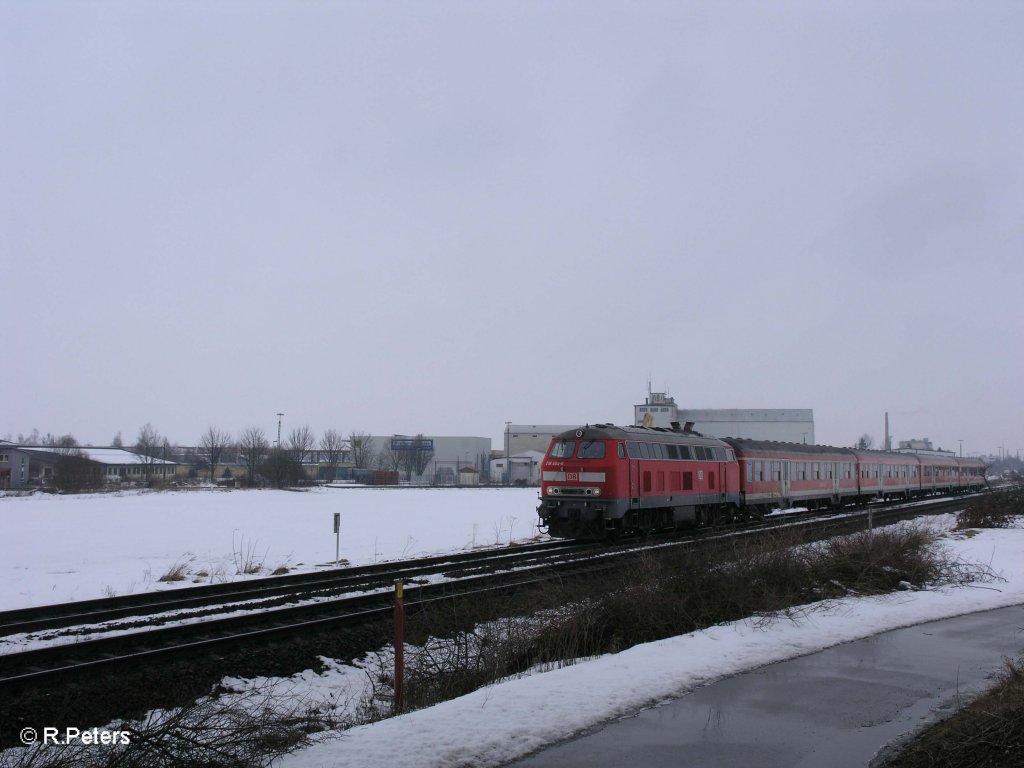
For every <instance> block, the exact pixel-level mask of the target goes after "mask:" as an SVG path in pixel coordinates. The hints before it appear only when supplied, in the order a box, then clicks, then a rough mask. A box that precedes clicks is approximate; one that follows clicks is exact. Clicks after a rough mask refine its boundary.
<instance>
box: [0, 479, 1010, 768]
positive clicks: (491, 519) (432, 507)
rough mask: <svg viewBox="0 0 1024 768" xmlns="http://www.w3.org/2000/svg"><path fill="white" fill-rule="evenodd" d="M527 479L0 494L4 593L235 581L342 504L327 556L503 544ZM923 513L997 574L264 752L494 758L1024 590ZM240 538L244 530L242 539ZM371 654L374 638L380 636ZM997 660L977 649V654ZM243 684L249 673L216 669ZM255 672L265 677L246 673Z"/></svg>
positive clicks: (335, 698)
mask: <svg viewBox="0 0 1024 768" xmlns="http://www.w3.org/2000/svg"><path fill="white" fill-rule="evenodd" d="M535 495H536V492H535V491H534V490H483V489H479V490H412V489H401V490H370V489H344V490H332V489H325V490H320V491H315V492H311V493H305V494H296V493H287V492H273V491H244V492H243V491H235V492H230V493H215V492H208V493H171V494H142V495H138V494H136V495H125V496H119V497H59V498H52V497H49V498H23V499H10V498H6V499H4V498H0V519H2V521H3V526H4V533H5V535H4V536H3V538H2V540H0V553H2V555H3V557H2V559H0V563H2V567H3V568H4V569H6V573H4V576H5V578H4V584H5V587H4V596H3V605H4V607H14V606H15V605H27V604H32V603H42V602H50V601H57V600H67V599H73V598H85V597H93V596H97V595H102V594H104V592H106V591H109V590H113V591H116V592H122V591H139V590H142V589H151V588H158V585H156V584H154V581H155V579H156V578H157V577H158V576H159V575H160V573H162V572H164V571H165V570H166V569H167V568H169V567H170V566H171V565H173V564H175V563H177V562H181V561H182V560H183V559H188V560H189V562H190V563H192V565H191V566H190V567H192V569H193V571H195V570H198V569H199V568H204V569H209V568H211V567H212V568H217V567H218V566H219V567H220V569H221V571H222V572H223V573H224V575H225V577H226V578H235V577H234V575H233V573H234V571H233V568H234V562H235V559H236V557H237V554H236V553H237V552H238V549H239V544H238V542H239V540H240V539H242V538H244V539H245V541H246V542H252V543H254V544H255V546H256V549H257V550H258V551H259V552H260V553H261V554H262V553H263V552H266V557H265V562H266V564H267V566H268V567H270V568H272V567H275V566H276V565H278V564H288V565H299V564H300V563H301V564H302V566H301V567H303V568H311V567H315V564H317V563H324V562H327V561H329V560H332V559H333V558H334V537H333V533H332V520H331V517H332V513H333V512H335V511H340V512H341V513H342V519H343V523H342V556H343V557H345V558H347V559H349V560H351V561H352V562H353V563H362V562H370V561H373V560H375V559H377V560H381V559H388V558H396V557H401V556H409V555H413V554H420V553H428V552H431V553H433V552H443V551H451V550H459V549H464V548H466V547H471V546H478V545H487V544H494V543H495V542H497V543H502V544H504V543H507V542H508V541H509V539H510V538H512V539H513V540H515V539H524V538H527V537H529V536H531V535H533V533H534V530H533V523H534V513H533V508H534V505H535ZM953 522H954V518H953V516H952V515H946V516H942V517H938V518H930V519H929V522H928V524H929V525H933V526H936V527H937V528H938V529H939V530H941V531H943V532H944V533H943V538H942V544H941V545H942V546H944V547H946V548H947V549H948V550H949V552H950V554H951V556H953V557H959V558H961V559H962V560H965V561H968V562H972V563H981V564H985V565H987V566H988V567H989V568H990V569H992V570H993V571H994V572H995V573H997V574H998V575H999V577H1000V580H998V581H994V582H993V581H986V582H984V583H978V584H974V585H969V586H966V587H956V588H954V587H943V588H937V589H932V590H926V591H914V592H899V593H896V594H892V595H888V596H882V597H864V598H856V597H851V598H847V599H844V600H839V601H831V602H828V603H823V604H820V605H817V606H810V607H809V609H808V611H807V612H806V613H805V614H804V615H803V617H802V618H800V619H799V620H797V621H791V620H782V619H780V620H778V621H776V622H774V623H770V624H765V623H764V622H760V621H759V622H753V621H738V622H732V623H729V624H723V625H720V626H716V627H713V628H711V629H708V630H705V631H702V632H695V633H691V634H688V635H683V636H680V637H675V638H670V639H667V640H663V641H660V642H656V643H649V644H646V645H641V646H637V647H635V648H632V649H629V650H627V651H623V652H621V653H618V654H614V655H608V656H603V657H600V658H597V659H592V660H589V661H583V662H580V663H578V664H575V665H573V666H568V667H563V668H561V669H557V670H553V671H546V672H543V673H542V672H539V671H534V672H533V673H532V674H528V675H524V676H522V677H518V678H516V679H512V680H508V681H505V682H502V683H499V684H495V685H491V686H488V687H486V688H483V689H481V690H479V691H476V692H474V693H471V694H469V695H466V696H463V697H461V698H458V699H455V700H453V701H449V702H446V703H443V704H440V705H437V706H435V707H431V708H429V709H425V710H421V711H417V712H412V713H409V714H406V715H403V716H401V717H397V718H392V719H390V720H385V721H382V722H379V723H376V724H374V725H368V726H360V727H357V728H353V729H351V730H348V731H345V732H344V733H342V734H340V735H336V736H335V737H330V738H327V739H326V740H324V741H323V742H322V743H318V744H314V745H313V746H310V747H307V748H305V749H303V750H301V751H299V752H297V753H295V754H293V755H290V756H287V757H286V758H284V759H283V760H281V761H280V762H279V763H275V765H283V766H288V767H289V768H320V767H323V768H327V767H328V766H330V767H331V768H341V767H343V766H353V767H356V766H358V767H359V768H373V767H374V766H381V767H382V768H383V767H384V766H387V767H388V768H402V767H403V766H408V767H409V768H413V767H421V768H440V767H442V766H443V767H445V768H456V767H457V766H470V765H472V766H500V765H504V764H505V763H508V762H509V761H511V760H514V759H516V758H518V757H521V756H523V755H525V754H527V753H529V752H531V751H534V750H536V749H538V748H540V747H542V746H543V745H545V744H550V743H553V742H556V741H559V740H562V739H565V738H566V737H568V736H570V735H572V734H573V733H575V732H578V731H580V730H583V729H586V728H589V727H593V726H595V725H598V724H600V723H601V722H604V721H607V720H609V719H612V718H615V717H619V716H622V715H626V714H629V713H632V712H636V711H637V710H639V709H641V708H644V707H648V706H653V705H656V704H657V703H658V702H661V701H665V700H669V699H672V698H675V697H678V696H681V695H684V694H685V693H686V692H687V691H689V690H692V689H693V688H694V687H696V686H699V685H703V684H707V683H709V682H712V681H714V680H716V679H719V678H722V677H726V676H729V675H734V674H737V673H740V672H744V671H747V670H750V669H755V668H757V667H760V666H763V665H765V664H769V663H772V662H775V661H780V660H783V659H787V658H792V657H794V656H798V655H802V654H806V653H811V652H814V651H817V650H821V649H823V648H827V647H830V646H832V645H836V644H838V643H842V642H846V641H849V640H855V639H859V638H862V637H867V636H870V635H873V634H877V633H879V632H884V631H886V630H890V629H895V628H898V627H904V626H910V625H913V624H918V623H921V622H925V621H931V620H934V619H941V618H946V617H950V616H956V615H960V614H964V613H971V612H974V611H982V610H988V609H992V608H999V607H1004V606H1007V605H1018V604H1024V528H1021V527H1018V528H1015V529H1010V530H985V531H980V532H978V533H977V534H976V535H965V534H962V533H960V534H958V533H953V532H951V531H950V529H951V527H952V525H953ZM246 546H248V544H246ZM383 651H384V653H385V655H386V653H387V649H383ZM999 663H1000V660H998V659H994V660H993V668H995V667H997V666H998V665H999ZM326 666H327V667H328V668H329V669H328V671H327V672H325V673H324V674H316V673H313V672H312V671H307V672H305V673H303V674H301V675H296V676H295V677H293V678H290V679H288V680H286V681H278V684H279V685H281V684H283V685H284V686H285V687H286V688H290V689H292V690H293V691H294V695H296V696H299V697H301V698H303V699H312V700H321V701H324V702H331V703H333V704H334V705H336V704H337V703H339V702H356V701H358V700H359V698H360V696H362V695H363V694H364V692H365V686H366V682H367V676H366V674H365V672H363V671H362V670H358V669H354V668H352V667H346V666H344V665H336V664H332V663H330V662H328V663H327V665H326ZM226 682H227V683H228V685H229V686H232V687H236V688H237V689H245V688H246V687H247V686H248V685H250V684H252V683H251V682H250V681H226ZM255 682H256V684H262V683H265V682H267V681H255Z"/></svg>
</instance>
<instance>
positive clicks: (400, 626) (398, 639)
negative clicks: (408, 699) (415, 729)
mask: <svg viewBox="0 0 1024 768" xmlns="http://www.w3.org/2000/svg"><path fill="white" fill-rule="evenodd" d="M402 587H403V584H402V580H401V579H395V714H396V715H399V714H401V713H402V685H403V683H404V681H405V601H404V599H403V597H402Z"/></svg>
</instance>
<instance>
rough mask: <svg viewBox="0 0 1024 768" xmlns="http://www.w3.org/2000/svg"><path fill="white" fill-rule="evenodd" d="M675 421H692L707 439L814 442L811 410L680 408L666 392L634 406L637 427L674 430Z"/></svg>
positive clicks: (654, 393) (812, 413)
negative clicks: (735, 438) (731, 438)
mask: <svg viewBox="0 0 1024 768" xmlns="http://www.w3.org/2000/svg"><path fill="white" fill-rule="evenodd" d="M672 422H677V423H678V424H680V425H682V424H686V423H687V422H692V423H693V429H695V430H696V431H697V432H700V433H701V434H702V435H707V436H708V437H742V438H747V439H750V440H777V441H779V442H784V443H807V444H813V443H814V410H813V409H812V408H749V409H748V408H703V409H696V408H680V407H679V406H678V405H676V401H675V399H674V398H672V397H670V396H669V395H667V394H665V393H664V392H649V393H648V396H647V398H646V399H645V401H644V402H643V403H640V404H638V405H634V406H633V423H634V424H635V425H636V426H645V425H646V426H650V427H671V426H672Z"/></svg>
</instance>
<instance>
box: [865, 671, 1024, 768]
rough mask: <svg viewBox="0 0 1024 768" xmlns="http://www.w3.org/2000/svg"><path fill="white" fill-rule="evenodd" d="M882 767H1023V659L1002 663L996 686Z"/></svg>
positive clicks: (937, 725) (927, 732) (930, 730)
mask: <svg viewBox="0 0 1024 768" xmlns="http://www.w3.org/2000/svg"><path fill="white" fill-rule="evenodd" d="M884 765H885V768H997V767H999V768H1011V766H1021V765H1024V658H1022V659H1017V660H1015V661H1012V660H1009V659H1007V660H1006V664H1005V666H1004V668H1003V673H1002V675H1001V676H1000V678H999V681H998V683H997V685H996V686H995V687H994V688H993V689H992V690H990V691H989V692H988V693H986V694H984V695H982V696H980V697H978V698H977V699H975V700H974V701H973V702H971V703H970V704H969V705H967V706H966V707H963V708H962V709H960V710H958V711H957V712H956V713H955V714H954V715H953V716H952V717H950V718H948V719H946V720H943V721H942V722H941V723H937V724H936V725H933V726H932V727H931V728H929V729H928V730H926V731H925V732H924V733H923V734H921V735H920V736H919V737H918V738H917V739H915V740H914V741H913V742H912V743H911V744H909V745H908V746H907V747H905V748H904V749H903V751H902V752H900V753H898V754H897V755H895V756H894V757H891V758H889V759H888V760H887V761H886V762H885V764H884Z"/></svg>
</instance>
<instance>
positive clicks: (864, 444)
mask: <svg viewBox="0 0 1024 768" xmlns="http://www.w3.org/2000/svg"><path fill="white" fill-rule="evenodd" d="M874 444H875V438H873V437H872V436H871V435H869V434H868V433H867V432H865V433H864V434H863V435H861V436H860V437H859V438H857V443H856V444H855V445H854V446H853V447H854V448H859V449H860V450H862V451H866V450H868V449H869V448H870V447H871V446H873V445H874Z"/></svg>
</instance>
